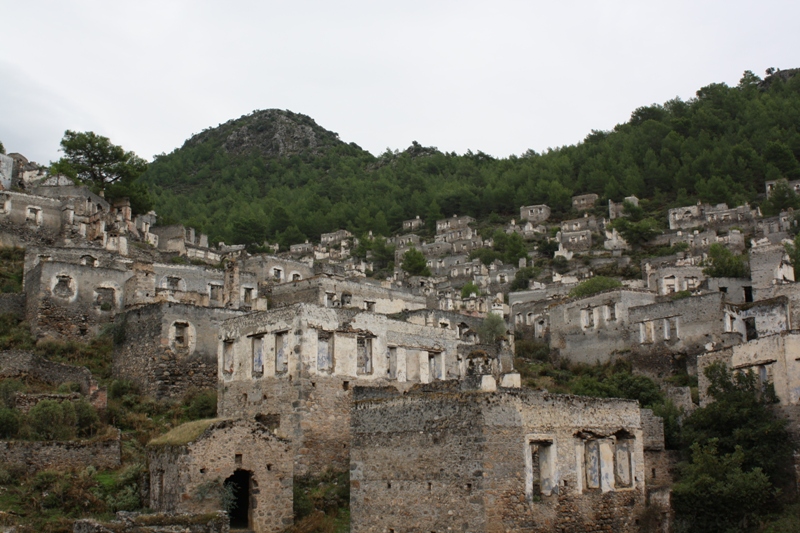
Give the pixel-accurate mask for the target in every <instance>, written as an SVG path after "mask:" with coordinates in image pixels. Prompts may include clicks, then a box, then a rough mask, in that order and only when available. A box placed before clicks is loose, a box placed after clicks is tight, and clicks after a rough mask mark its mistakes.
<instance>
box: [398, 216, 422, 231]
mask: <svg viewBox="0 0 800 533" xmlns="http://www.w3.org/2000/svg"><path fill="white" fill-rule="evenodd" d="M424 224H425V221H424V220H422V219H421V218H419V215H417V216H416V217H415V218H412V219H410V220H404V221H403V231H416V230H418V229H419V228H421V227H422V226H423V225H424Z"/></svg>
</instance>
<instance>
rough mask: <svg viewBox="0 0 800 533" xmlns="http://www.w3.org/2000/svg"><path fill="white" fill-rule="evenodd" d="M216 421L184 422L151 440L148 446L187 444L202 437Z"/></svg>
mask: <svg viewBox="0 0 800 533" xmlns="http://www.w3.org/2000/svg"><path fill="white" fill-rule="evenodd" d="M218 421H219V420H217V419H206V420H195V421H193V422H186V423H185V424H181V425H180V426H178V427H176V428H175V429H173V430H171V431H169V432H168V433H165V434H164V435H161V436H160V437H158V438H155V439H153V440H151V441H150V442H149V443H148V446H181V445H183V444H188V443H190V442H192V441H194V440H195V439H197V438H198V437H199V436H200V435H202V434H203V432H204V431H205V430H207V429H208V427H209V426H210V425H211V424H213V423H214V422H218Z"/></svg>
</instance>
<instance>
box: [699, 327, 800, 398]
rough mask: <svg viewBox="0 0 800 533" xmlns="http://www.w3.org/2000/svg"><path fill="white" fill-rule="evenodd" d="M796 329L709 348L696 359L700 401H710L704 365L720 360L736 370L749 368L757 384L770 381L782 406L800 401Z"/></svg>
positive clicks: (799, 341)
mask: <svg viewBox="0 0 800 533" xmlns="http://www.w3.org/2000/svg"><path fill="white" fill-rule="evenodd" d="M798 353H800V332H798V331H797V330H794V331H786V332H781V333H780V334H777V335H769V336H761V337H758V338H756V339H753V340H750V341H748V342H746V343H744V344H739V345H736V346H731V347H727V348H724V349H721V350H714V351H709V352H706V353H704V354H703V355H701V356H700V357H698V359H697V376H698V381H699V389H700V405H701V406H705V405H708V403H709V402H710V401H711V398H710V397H709V396H708V394H707V391H708V386H709V384H710V383H709V380H708V377H707V376H706V374H705V369H706V368H708V367H709V366H710V365H711V364H713V363H722V364H724V365H725V366H727V367H728V368H729V369H731V370H733V371H737V372H748V371H752V372H753V374H754V376H755V378H756V379H757V380H758V383H759V384H762V385H765V384H766V383H771V384H772V386H773V387H774V391H775V396H776V397H777V398H778V401H779V402H780V404H781V405H782V406H798V405H800V361H799V360H798V358H797V354H798Z"/></svg>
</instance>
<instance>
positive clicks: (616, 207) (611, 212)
mask: <svg viewBox="0 0 800 533" xmlns="http://www.w3.org/2000/svg"><path fill="white" fill-rule="evenodd" d="M625 202H628V203H630V204H631V205H634V206H638V205H639V199H638V198H637V197H636V196H626V197H625V199H624V200H622V201H621V202H615V201H614V200H612V199H610V198H609V199H608V219H609V220H614V219H617V218H620V217H623V216H625Z"/></svg>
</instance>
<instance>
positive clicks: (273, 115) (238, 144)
mask: <svg viewBox="0 0 800 533" xmlns="http://www.w3.org/2000/svg"><path fill="white" fill-rule="evenodd" d="M203 143H211V144H213V145H214V146H215V147H219V148H221V149H222V150H224V151H225V152H227V153H229V154H234V155H245V154H248V155H249V154H258V155H260V156H262V157H266V158H272V157H289V156H292V155H297V154H301V153H307V154H310V155H320V154H321V153H322V152H324V151H325V149H326V148H328V147H332V146H337V145H341V144H345V143H343V142H342V141H340V140H339V135H338V134H337V133H334V132H332V131H328V130H326V129H325V128H323V127H321V126H320V125H319V124H317V123H316V122H315V121H314V119H312V118H311V117H309V116H307V115H302V114H300V113H293V112H291V111H288V110H285V111H284V110H281V109H265V110H262V111H254V112H253V113H251V114H249V115H244V116H242V117H240V118H238V119H234V120H229V121H228V122H226V123H224V124H221V125H220V126H218V127H216V128H211V129H207V130H205V131H203V132H202V133H199V134H197V135H195V136H193V137H192V138H191V139H189V140H188V141H186V144H185V145H184V146H186V147H189V146H198V145H201V144H203Z"/></svg>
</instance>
